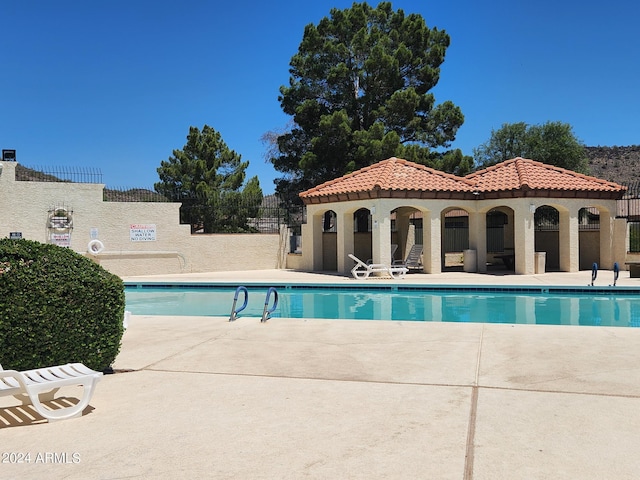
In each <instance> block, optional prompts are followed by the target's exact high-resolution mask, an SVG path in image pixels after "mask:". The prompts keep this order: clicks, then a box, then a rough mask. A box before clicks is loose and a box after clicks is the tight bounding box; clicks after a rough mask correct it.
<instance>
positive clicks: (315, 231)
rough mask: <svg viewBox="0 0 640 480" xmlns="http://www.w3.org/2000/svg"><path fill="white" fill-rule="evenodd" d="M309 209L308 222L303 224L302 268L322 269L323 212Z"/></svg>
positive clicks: (308, 269)
mask: <svg viewBox="0 0 640 480" xmlns="http://www.w3.org/2000/svg"><path fill="white" fill-rule="evenodd" d="M309 210H310V209H307V223H304V224H302V228H301V230H302V231H301V234H302V245H303V247H302V268H304V269H305V270H307V271H313V270H322V266H323V265H322V228H323V216H322V213H319V214H318V213H315V212H312V211H309Z"/></svg>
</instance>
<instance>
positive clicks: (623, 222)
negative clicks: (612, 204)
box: [612, 218, 629, 270]
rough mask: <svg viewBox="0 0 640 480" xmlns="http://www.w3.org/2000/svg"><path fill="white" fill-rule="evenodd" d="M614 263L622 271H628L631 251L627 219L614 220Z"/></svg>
mask: <svg viewBox="0 0 640 480" xmlns="http://www.w3.org/2000/svg"><path fill="white" fill-rule="evenodd" d="M612 242H613V261H614V262H618V266H619V267H620V270H626V268H627V266H626V265H625V264H624V262H626V261H627V252H628V251H629V225H628V224H627V219H626V218H614V219H613V240H612Z"/></svg>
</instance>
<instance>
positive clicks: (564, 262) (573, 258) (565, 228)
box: [559, 209, 580, 272]
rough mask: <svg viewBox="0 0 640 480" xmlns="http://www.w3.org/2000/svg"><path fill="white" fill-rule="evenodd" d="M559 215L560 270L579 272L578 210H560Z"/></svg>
mask: <svg viewBox="0 0 640 480" xmlns="http://www.w3.org/2000/svg"><path fill="white" fill-rule="evenodd" d="M574 210H575V211H574ZM559 213H560V231H559V244H560V270H561V271H563V272H577V271H579V270H580V253H579V239H578V235H579V230H578V210H577V209H573V210H560V211H559Z"/></svg>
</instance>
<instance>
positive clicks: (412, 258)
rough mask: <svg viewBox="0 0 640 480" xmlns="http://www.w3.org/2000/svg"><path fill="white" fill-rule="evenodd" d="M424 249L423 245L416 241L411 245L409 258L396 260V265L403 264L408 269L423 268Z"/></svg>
mask: <svg viewBox="0 0 640 480" xmlns="http://www.w3.org/2000/svg"><path fill="white" fill-rule="evenodd" d="M422 250H423V246H422V245H420V244H419V243H415V244H413V245H412V246H411V249H410V250H409V253H408V254H407V258H405V259H404V261H403V260H396V261H395V262H393V263H394V265H403V266H404V267H406V268H407V269H408V270H411V269H414V270H422V261H421V258H422Z"/></svg>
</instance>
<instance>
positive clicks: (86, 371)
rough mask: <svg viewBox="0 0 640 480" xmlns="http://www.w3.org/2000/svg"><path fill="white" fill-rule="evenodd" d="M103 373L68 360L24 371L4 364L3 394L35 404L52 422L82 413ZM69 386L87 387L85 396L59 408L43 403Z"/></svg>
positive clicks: (0, 385) (0, 391)
mask: <svg viewBox="0 0 640 480" xmlns="http://www.w3.org/2000/svg"><path fill="white" fill-rule="evenodd" d="M101 377H102V373H101V372H96V371H94V370H91V369H90V368H87V367H85V366H84V365H83V364H82V363H68V364H66V365H60V366H57V367H46V368H38V369H36V370H27V371H23V372H19V371H17V370H4V369H3V368H2V365H0V397H4V396H14V397H16V398H17V399H18V400H20V401H22V404H23V405H28V404H31V405H33V408H35V410H36V411H37V412H38V413H39V414H40V415H42V416H43V417H44V418H46V419H47V420H48V421H49V422H50V421H52V420H64V419H66V418H72V417H79V416H81V415H82V411H83V410H84V409H85V408H86V406H87V405H88V404H89V400H91V396H92V395H93V390H94V388H95V386H96V383H98V380H100V378H101ZM67 386H82V387H83V389H84V390H83V395H82V399H81V400H80V402H78V404H76V405H73V406H71V407H66V408H61V409H59V410H50V409H48V408H45V407H44V405H42V403H41V402H43V401H51V400H53V396H54V395H55V393H56V392H57V391H58V390H59V389H60V388H61V387H67Z"/></svg>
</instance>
